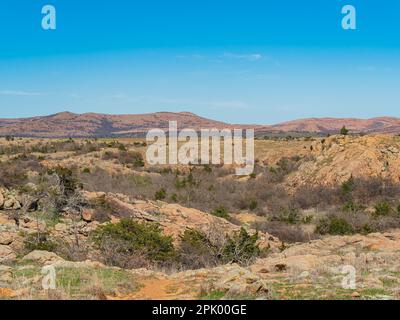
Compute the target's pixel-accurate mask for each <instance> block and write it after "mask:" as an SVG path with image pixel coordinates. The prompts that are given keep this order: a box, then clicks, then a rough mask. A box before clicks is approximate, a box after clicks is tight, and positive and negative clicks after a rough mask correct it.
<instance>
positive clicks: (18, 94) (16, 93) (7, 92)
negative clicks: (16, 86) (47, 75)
mask: <svg viewBox="0 0 400 320" xmlns="http://www.w3.org/2000/svg"><path fill="white" fill-rule="evenodd" d="M0 95H2V96H16V97H32V96H43V95H45V93H43V92H29V91H19V90H2V91H0Z"/></svg>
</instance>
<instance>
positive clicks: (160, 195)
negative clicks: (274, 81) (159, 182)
mask: <svg viewBox="0 0 400 320" xmlns="http://www.w3.org/2000/svg"><path fill="white" fill-rule="evenodd" d="M166 196H167V191H165V189H164V188H161V189H160V190H158V191H156V194H155V195H154V198H155V199H156V200H164V199H165V198H166Z"/></svg>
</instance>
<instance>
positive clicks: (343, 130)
mask: <svg viewBox="0 0 400 320" xmlns="http://www.w3.org/2000/svg"><path fill="white" fill-rule="evenodd" d="M340 134H341V135H343V136H347V135H348V134H349V130H348V129H346V127H345V126H343V127H342V129H340Z"/></svg>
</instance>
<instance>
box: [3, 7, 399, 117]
mask: <svg viewBox="0 0 400 320" xmlns="http://www.w3.org/2000/svg"><path fill="white" fill-rule="evenodd" d="M46 4H52V5H54V6H55V7H56V9H57V29H56V30H52V31H44V30H43V29H42V28H41V18H42V14H41V8H42V7H43V6H44V5H46ZM345 4H351V5H353V6H355V8H356V9H357V30H343V29H342V28H341V19H342V17H343V15H342V14H341V8H342V7H343V6H344V5H345ZM399 84H400V2H399V1H398V0H385V1H378V0H362V1H361V0H347V1H341V0H308V1H298V0H290V1H289V0H281V1H276V0H274V1H270V0H246V1H245V0H230V1H227V0H213V1H211V0H201V1H200V0H142V1H138V0H136V1H135V0H132V1H128V0H125V1H124V0H113V1H111V0H103V1H102V0H97V1H88V0H87V1H78V0H52V1H50V0H40V1H39V0H30V1H22V0H18V1H16V0H2V1H1V2H0V117H25V116H33V115H45V114H50V113H55V112H60V111H64V110H68V111H73V112H78V113H82V112H103V113H147V112H154V111H191V112H195V113H197V114H199V115H202V116H206V117H210V118H214V119H218V120H223V121H228V122H233V123H265V124H270V123H277V122H281V121H285V120H291V119H296V118H305V117H324V116H333V117H361V118H368V117H374V116H381V115H389V116H398V117H400V103H399V102H400V90H399Z"/></svg>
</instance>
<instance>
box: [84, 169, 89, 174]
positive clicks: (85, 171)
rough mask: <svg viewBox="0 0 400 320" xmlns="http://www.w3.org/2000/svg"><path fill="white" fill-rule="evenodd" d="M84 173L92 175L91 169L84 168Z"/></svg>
mask: <svg viewBox="0 0 400 320" xmlns="http://www.w3.org/2000/svg"><path fill="white" fill-rule="evenodd" d="M82 173H86V174H90V169H89V168H84V169H83V170H82Z"/></svg>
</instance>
